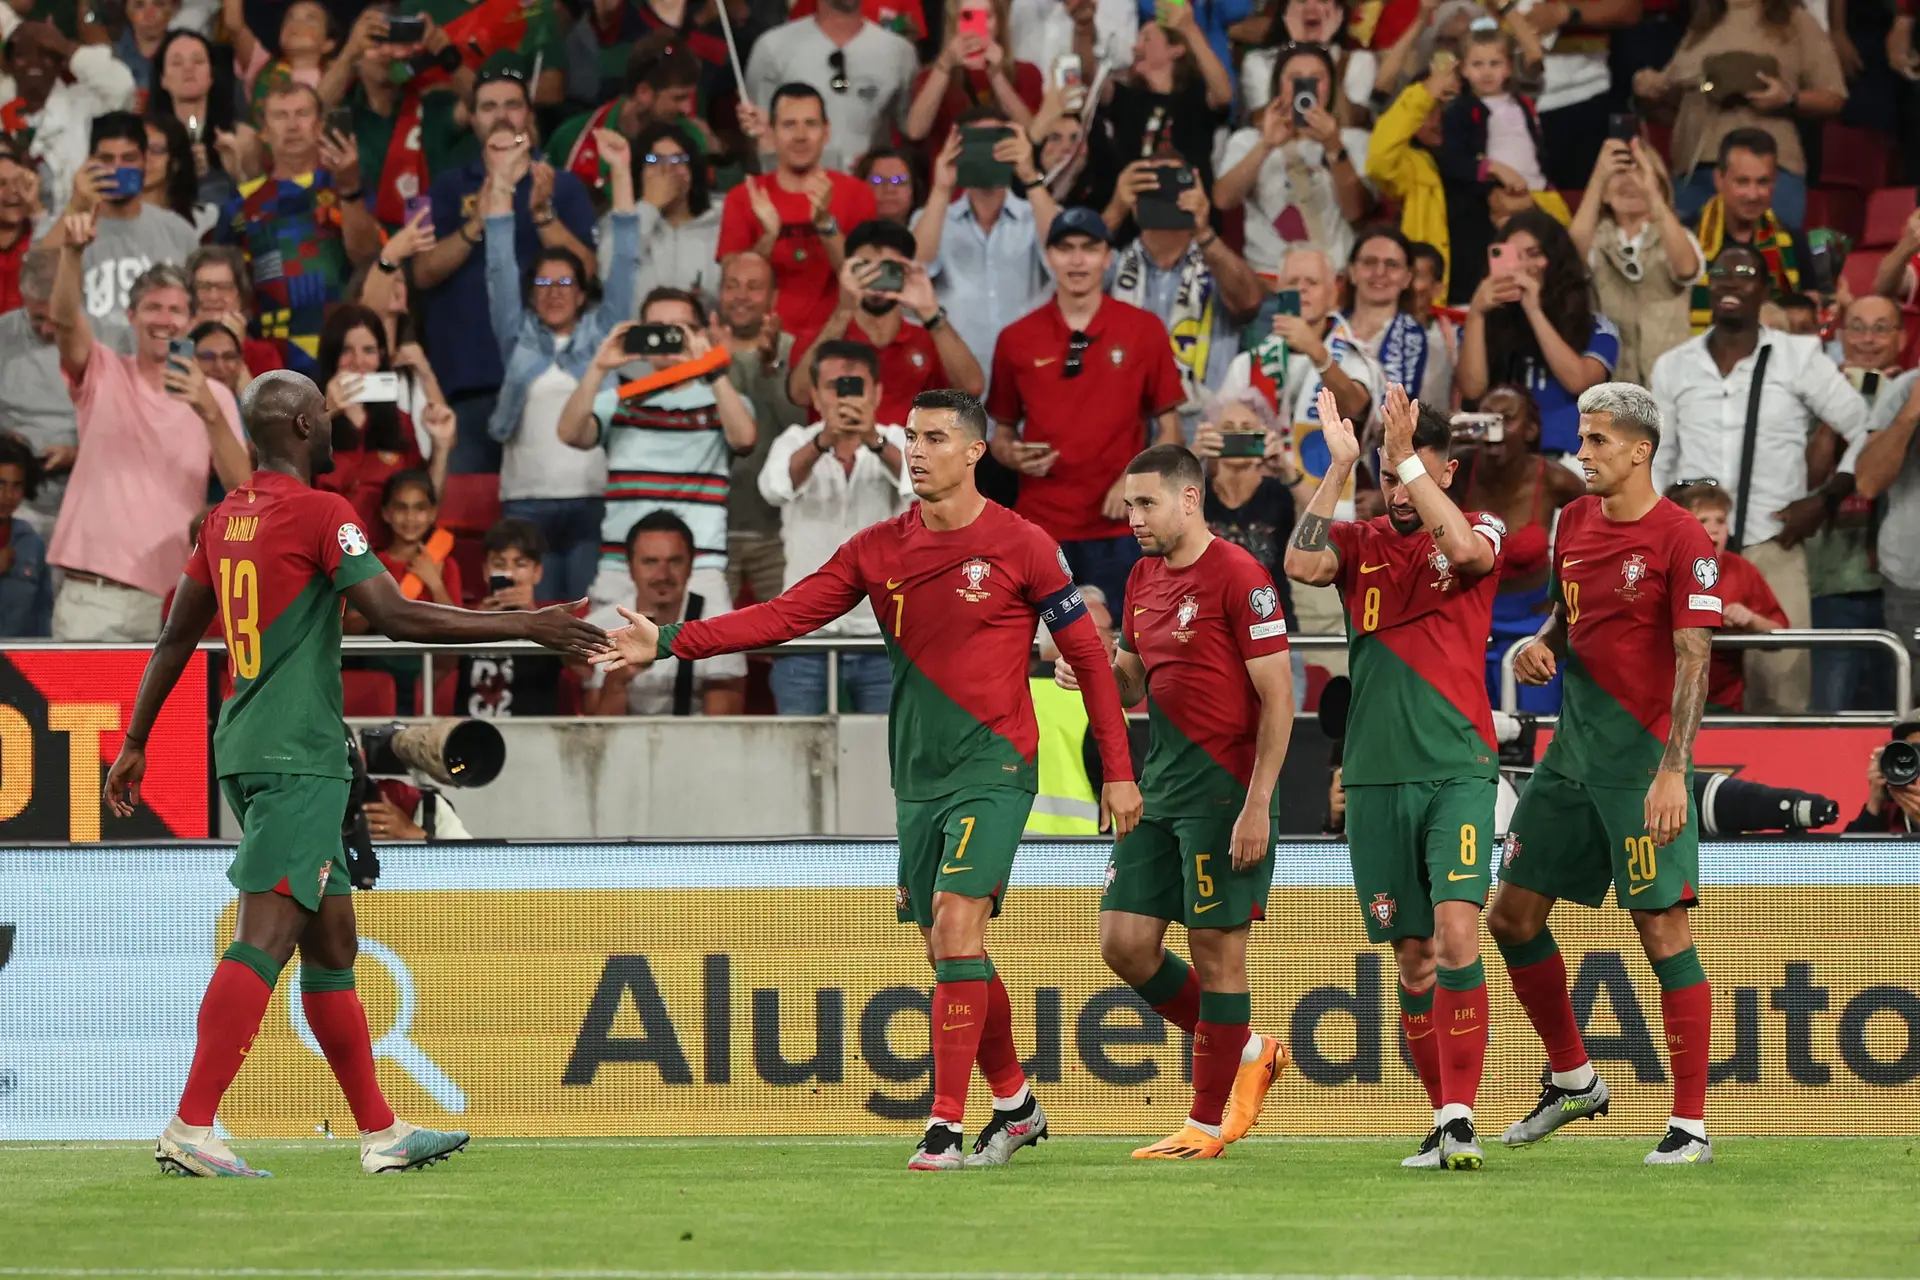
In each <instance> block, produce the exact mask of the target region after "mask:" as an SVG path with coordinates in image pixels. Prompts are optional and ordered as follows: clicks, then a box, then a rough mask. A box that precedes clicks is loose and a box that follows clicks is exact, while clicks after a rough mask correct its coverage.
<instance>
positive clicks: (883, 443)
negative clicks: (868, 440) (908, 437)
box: [867, 436, 887, 455]
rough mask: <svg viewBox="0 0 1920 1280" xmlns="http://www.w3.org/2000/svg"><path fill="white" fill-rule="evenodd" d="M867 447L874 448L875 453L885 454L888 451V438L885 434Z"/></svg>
mask: <svg viewBox="0 0 1920 1280" xmlns="http://www.w3.org/2000/svg"><path fill="white" fill-rule="evenodd" d="M867 448H869V449H871V450H873V452H874V453H875V455H883V454H885V453H886V451H887V438H886V437H885V436H881V437H880V438H879V439H878V440H875V441H874V442H873V443H872V444H870V445H868V446H867Z"/></svg>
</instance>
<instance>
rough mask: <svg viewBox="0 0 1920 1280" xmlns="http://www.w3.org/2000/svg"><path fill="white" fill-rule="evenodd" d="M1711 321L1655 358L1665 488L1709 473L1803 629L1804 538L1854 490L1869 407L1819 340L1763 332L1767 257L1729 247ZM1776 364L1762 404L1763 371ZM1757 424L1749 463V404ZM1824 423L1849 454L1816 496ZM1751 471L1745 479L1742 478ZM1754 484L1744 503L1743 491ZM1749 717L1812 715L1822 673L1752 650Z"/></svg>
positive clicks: (1803, 661)
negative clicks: (1819, 426)
mask: <svg viewBox="0 0 1920 1280" xmlns="http://www.w3.org/2000/svg"><path fill="white" fill-rule="evenodd" d="M1707 288H1708V296H1709V301H1710V305H1711V308H1712V315H1713V323H1712V325H1711V326H1710V327H1709V328H1708V329H1707V331H1706V332H1705V333H1703V334H1701V335H1700V336H1699V337H1697V338H1694V339H1692V340H1690V341H1688V342H1685V343H1682V344H1681V345H1680V346H1678V347H1675V348H1674V349H1673V350H1671V351H1669V352H1667V353H1666V354H1665V355H1663V356H1661V357H1660V359H1659V360H1657V361H1656V362H1655V363H1654V366H1653V377H1652V379H1651V389H1652V391H1653V395H1654V399H1655V400H1657V401H1658V402H1659V404H1660V416H1661V420H1662V423H1663V429H1662V435H1663V439H1662V442H1661V447H1660V450H1659V451H1658V452H1657V453H1656V454H1655V455H1654V458H1653V476H1654V483H1655V486H1656V487H1657V488H1658V489H1660V490H1661V491H1662V492H1664V491H1665V490H1666V489H1667V488H1668V487H1670V486H1671V485H1673V484H1674V483H1675V482H1676V481H1678V480H1680V479H1682V478H1687V479H1700V478H1703V477H1711V478H1713V479H1714V480H1716V481H1718V483H1719V484H1721V485H1722V486H1723V487H1725V488H1726V489H1727V491H1728V492H1729V493H1731V494H1732V495H1733V498H1734V511H1733V515H1732V517H1731V518H1732V521H1733V533H1732V536H1731V537H1730V538H1729V540H1728V546H1729V547H1731V548H1732V549H1733V550H1735V551H1738V552H1739V553H1740V554H1742V555H1744V556H1745V557H1746V558H1747V559H1748V560H1749V561H1751V562H1752V563H1753V566H1754V568H1756V569H1758V570H1760V574H1761V576H1762V577H1764V578H1765V579H1766V580H1767V585H1768V586H1770V587H1772V588H1773V593H1774V595H1775V596H1777V597H1778V598H1779V600H1780V607H1781V608H1782V609H1784V610H1786V614H1787V621H1788V622H1789V623H1790V624H1791V625H1792V626H1795V627H1805V626H1809V625H1811V623H1812V604H1811V592H1810V590H1809V585H1808V582H1807V555H1806V548H1805V547H1804V546H1802V545H1801V544H1802V542H1803V541H1804V540H1805V539H1806V537H1807V536H1808V535H1809V534H1811V533H1813V532H1814V531H1815V530H1816V529H1819V528H1820V527H1821V526H1822V525H1824V524H1825V523H1826V522H1827V520H1828V519H1829V518H1830V516H1831V514H1832V512H1833V511H1834V510H1837V509H1838V507H1839V505H1840V503H1841V502H1842V501H1844V500H1845V498H1846V496H1847V495H1848V494H1849V493H1851V492H1852V491H1853V486H1854V474H1853V472H1854V461H1855V459H1856V458H1857V457H1858V456H1859V453H1860V450H1861V448H1862V446H1863V445H1864V443H1865V440H1866V435H1867V406H1866V402H1865V401H1864V400H1862V399H1861V398H1860V393H1859V392H1858V391H1856V390H1854V388H1853V386H1852V384H1850V383H1849V382H1848V381H1847V379H1846V377H1845V375H1843V374H1842V373H1841V372H1840V370H1839V368H1838V367H1836V366H1835V365H1834V363H1833V361H1832V360H1830V359H1828V358H1827V355H1826V353H1825V352H1824V351H1822V350H1821V349H1820V340H1819V338H1817V337H1796V336H1794V335H1792V334H1785V333H1780V332H1778V331H1776V330H1773V329H1768V328H1765V327H1764V326H1762V325H1761V323H1760V308H1761V307H1762V306H1763V305H1764V304H1765V303H1766V301H1767V296H1768V293H1769V292H1770V290H1771V282H1770V280H1769V278H1768V274H1767V264H1766V261H1765V259H1763V258H1762V257H1761V256H1760V253H1759V251H1758V250H1756V249H1754V248H1753V247H1751V246H1749V245H1745V244H1740V243H1737V242H1735V243H1730V244H1728V245H1727V246H1726V247H1725V248H1723V249H1722V250H1721V251H1720V256H1719V257H1718V258H1715V259H1714V261H1713V264H1712V265H1711V266H1709V267H1708V268H1707ZM1763 360H1764V361H1765V362H1766V366H1765V381H1764V382H1763V384H1762V386H1761V390H1760V395H1759V398H1758V400H1757V401H1755V400H1754V399H1753V391H1752V389H1753V382H1754V372H1755V370H1756V369H1758V368H1759V367H1760V362H1761V361H1763ZM1750 404H1751V405H1752V406H1753V408H1754V410H1755V412H1754V417H1755V418H1756V423H1755V428H1754V443H1753V454H1752V457H1751V458H1750V459H1748V458H1747V457H1746V456H1745V452H1746V449H1745V445H1746V432H1747V419H1748V415H1749V405H1750ZM1820 422H1824V423H1826V424H1827V425H1828V426H1830V427H1832V428H1833V429H1834V431H1836V432H1838V433H1839V435H1840V437H1841V439H1842V440H1844V441H1845V442H1846V449H1847V451H1846V454H1845V456H1843V457H1842V458H1841V460H1840V466H1839V468H1838V470H1837V471H1836V472H1835V473H1834V475H1833V477H1832V478H1831V479H1830V480H1828V481H1827V483H1826V485H1825V486H1824V487H1823V488H1822V490H1821V491H1820V492H1818V493H1809V492H1808V491H1807V456H1806V455H1807V437H1808V435H1809V434H1811V432H1812V431H1813V428H1814V425H1815V424H1816V423H1820ZM1743 471H1744V472H1746V473H1747V478H1746V484H1745V485H1743V484H1742V472H1743ZM1742 488H1747V489H1748V492H1747V494H1746V495H1744V496H1745V497H1746V502H1745V504H1744V508H1743V505H1742V503H1741V498H1742V496H1743V495H1742V493H1741V489H1742ZM1746 666H1747V710H1749V711H1751V712H1754V713H1756V714H1764V713H1773V714H1782V713H1785V714H1794V713H1798V712H1802V711H1805V710H1806V708H1807V701H1808V693H1809V686H1808V680H1809V675H1810V673H1811V670H1812V664H1811V662H1810V661H1809V658H1808V655H1807V652H1806V650H1804V649H1802V650H1779V651H1771V652H1762V653H1750V654H1748V655H1747V664H1746Z"/></svg>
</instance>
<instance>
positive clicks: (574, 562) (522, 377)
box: [480, 129, 711, 600]
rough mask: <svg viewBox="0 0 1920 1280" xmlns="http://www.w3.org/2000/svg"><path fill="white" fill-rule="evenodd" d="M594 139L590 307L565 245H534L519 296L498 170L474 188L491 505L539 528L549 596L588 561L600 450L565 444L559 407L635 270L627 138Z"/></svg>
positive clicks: (566, 588)
mask: <svg viewBox="0 0 1920 1280" xmlns="http://www.w3.org/2000/svg"><path fill="white" fill-rule="evenodd" d="M594 142H595V144H596V145H597V147H598V149H599V153H600V156H601V159H602V160H604V161H605V162H606V163H607V165H608V166H609V167H610V168H611V169H612V171H613V179H612V182H611V183H610V184H609V185H610V186H611V187H612V188H613V212H612V213H610V214H609V215H608V234H609V238H610V239H611V241H612V252H611V253H609V254H608V255H607V256H606V258H605V262H606V264H607V272H608V281H607V291H606V294H605V296H604V297H602V298H601V299H600V300H599V305H598V306H595V307H593V309H592V310H591V311H589V310H588V307H589V305H590V304H591V303H593V301H594V293H595V289H594V283H593V281H592V280H591V279H590V278H589V277H588V276H587V274H586V268H585V266H584V265H583V264H582V263H581V262H580V260H579V259H578V258H575V257H574V256H573V254H572V253H570V252H569V251H568V250H566V249H542V250H541V251H540V254H539V256H538V257H537V258H535V259H534V263H533V274H532V277H531V283H532V288H531V291H530V292H531V301H530V302H529V303H528V304H526V305H523V304H522V302H521V288H520V269H519V265H518V263H517V262H516V261H515V257H514V251H513V240H512V236H513V188H512V187H511V186H510V185H509V176H508V174H506V173H505V172H501V173H500V174H499V175H498V176H497V179H496V180H495V181H493V182H491V183H489V184H488V185H487V187H486V189H485V190H484V191H482V192H481V195H480V211H481V213H482V214H484V215H485V217H486V220H487V236H486V246H487V295H488V300H489V303H490V306H491V308H492V313H493V333H494V338H495V340H497V341H498V342H499V343H500V352H501V359H502V361H503V362H504V364H505V366H506V375H505V379H504V381H503V382H502V383H501V386H500V396H499V399H498V400H496V401H495V402H494V409H493V418H492V420H491V421H490V422H489V423H488V424H487V430H488V433H489V434H490V435H492V437H493V438H494V440H496V441H498V442H499V443H500V444H501V445H503V446H505V449H504V453H503V455H502V458H501V463H500V504H501V506H500V509H501V512H502V513H503V514H504V515H507V516H512V517H516V518H518V519H521V520H525V521H526V522H528V523H529V524H531V525H533V526H535V527H536V528H538V529H539V530H540V535H541V539H542V541H543V542H544V543H545V545H546V553H545V561H544V563H543V564H542V566H541V568H542V573H543V575H544V576H543V578H542V581H544V582H546V583H548V584H549V589H550V590H551V591H552V592H553V593H554V594H555V596H556V598H558V599H561V600H577V599H579V598H580V597H581V596H584V595H586V594H587V588H588V587H590V586H591V585H592V584H593V578H594V574H595V573H596V572H598V569H599V565H600V525H601V522H602V520H603V519H604V518H605V515H606V503H605V501H604V495H605V493H606V488H607V456H606V452H605V451H604V450H602V449H589V450H585V451H582V450H579V449H575V448H571V447H569V446H568V444H567V443H566V442H565V441H563V440H562V439H561V438H560V433H559V425H560V411H561V410H562V409H564V408H565V407H566V403H567V400H568V398H569V397H570V396H572V395H573V392H574V389H575V388H576V387H578V386H579V385H580V380H581V378H582V376H583V375H586V374H587V373H588V370H589V369H590V367H591V366H592V364H593V357H594V353H595V352H596V351H598V350H599V348H600V344H601V343H602V342H603V341H605V340H606V336H607V334H608V333H610V332H612V330H613V328H614V326H616V325H618V324H620V323H622V322H623V321H625V320H626V318H627V317H628V316H630V315H632V314H634V305H635V301H636V294H635V285H636V284H637V283H638V281H639V278H640V272H639V243H640V229H639V226H640V224H639V216H638V215H637V214H636V213H635V211H634V198H633V170H632V153H631V152H630V151H629V150H628V144H627V140H626V139H625V138H624V137H622V136H620V135H619V134H617V133H614V132H612V131H611V130H604V129H603V130H601V131H600V134H599V135H598V136H597V137H596V138H595V139H594ZM708 261H709V264H710V263H711V259H709V260H708ZM596 381H597V380H596Z"/></svg>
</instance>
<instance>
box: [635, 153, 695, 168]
mask: <svg viewBox="0 0 1920 1280" xmlns="http://www.w3.org/2000/svg"><path fill="white" fill-rule="evenodd" d="M641 163H642V164H666V165H673V166H674V167H676V168H678V167H679V166H680V165H683V164H692V163H693V157H692V156H690V155H688V154H687V153H686V152H684V151H682V152H680V153H679V154H678V155H662V154H661V153H659V152H657V151H649V152H647V154H646V155H644V156H642V157H641Z"/></svg>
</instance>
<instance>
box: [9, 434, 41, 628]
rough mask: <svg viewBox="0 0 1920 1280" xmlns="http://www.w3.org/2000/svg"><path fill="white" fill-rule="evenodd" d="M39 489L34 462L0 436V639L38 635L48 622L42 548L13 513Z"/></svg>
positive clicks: (12, 439) (22, 444)
mask: <svg viewBox="0 0 1920 1280" xmlns="http://www.w3.org/2000/svg"><path fill="white" fill-rule="evenodd" d="M39 487H40V459H39V458H37V457H35V456H34V452H33V447H32V446H31V445H29V444H28V443H27V442H26V441H25V440H23V439H21V438H20V437H19V436H17V435H14V434H12V433H11V432H5V433H0V636H14V637H22V636H44V635H47V634H49V633H50V631H51V627H52V623H53V588H52V587H51V586H50V585H49V583H48V579H47V544H46V543H45V542H43V541H42V540H41V538H40V535H39V534H38V533H36V532H34V528H33V526H32V525H30V524H28V523H27V522H26V521H25V520H22V519H20V518H19V517H18V516H16V515H14V514H13V513H14V512H15V511H18V510H19V509H20V504H21V503H23V502H25V501H26V500H27V499H28V498H31V497H32V496H33V495H34V493H35V492H37V491H38V489H39Z"/></svg>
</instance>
